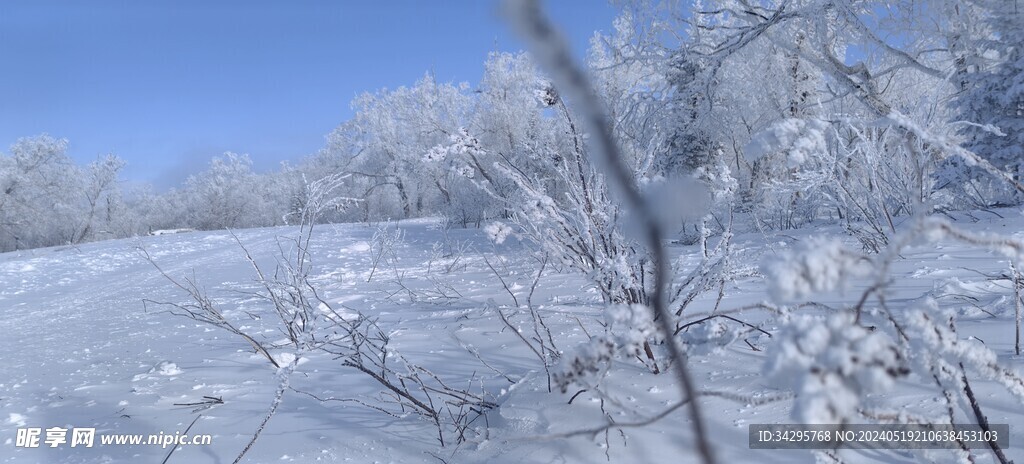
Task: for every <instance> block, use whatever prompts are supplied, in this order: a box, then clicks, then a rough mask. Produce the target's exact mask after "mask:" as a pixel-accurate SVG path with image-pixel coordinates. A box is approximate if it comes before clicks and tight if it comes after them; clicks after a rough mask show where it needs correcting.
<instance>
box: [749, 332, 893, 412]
mask: <svg viewBox="0 0 1024 464" xmlns="http://www.w3.org/2000/svg"><path fill="white" fill-rule="evenodd" d="M765 370H766V372H767V374H768V375H770V376H771V377H772V378H773V379H775V380H776V381H777V382H779V383H781V384H783V385H785V386H786V387H788V388H791V389H792V390H793V391H794V392H795V393H796V400H795V403H794V406H793V418H794V419H795V420H797V421H799V422H803V423H820V424H838V423H844V422H846V421H848V420H849V419H852V418H854V417H855V416H856V413H857V408H858V406H859V405H860V404H861V403H862V402H863V401H864V400H865V395H868V394H871V393H879V392H884V391H886V390H888V389H889V388H891V387H892V385H893V382H894V381H895V379H897V378H899V377H903V376H905V375H906V374H907V373H908V372H909V371H908V369H907V368H906V367H905V362H904V359H903V357H902V356H901V355H900V352H899V350H898V348H897V346H896V344H895V343H894V342H893V340H892V339H891V338H890V337H889V336H888V335H887V334H885V333H882V332H874V331H870V330H868V329H866V328H864V327H861V326H859V325H856V324H854V321H853V317H852V316H851V315H849V314H846V313H840V314H835V315H832V316H829V317H828V318H826V319H820V318H814V317H799V318H795V319H794V320H793V321H792V323H791V324H790V325H789V327H787V328H786V329H785V330H784V331H783V333H782V334H781V337H780V341H779V342H778V343H776V344H775V345H774V347H773V349H772V350H771V352H770V353H769V356H768V361H767V364H766V365H765Z"/></svg>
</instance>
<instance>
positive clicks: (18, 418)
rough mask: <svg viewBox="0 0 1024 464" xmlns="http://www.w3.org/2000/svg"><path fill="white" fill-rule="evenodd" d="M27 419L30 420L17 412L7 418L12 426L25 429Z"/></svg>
mask: <svg viewBox="0 0 1024 464" xmlns="http://www.w3.org/2000/svg"><path fill="white" fill-rule="evenodd" d="M27 419H28V418H27V417H25V416H23V415H21V414H18V413H16V412H12V413H10V415H9V416H7V423H8V424H11V425H14V426H16V427H24V426H25V424H26V420H27Z"/></svg>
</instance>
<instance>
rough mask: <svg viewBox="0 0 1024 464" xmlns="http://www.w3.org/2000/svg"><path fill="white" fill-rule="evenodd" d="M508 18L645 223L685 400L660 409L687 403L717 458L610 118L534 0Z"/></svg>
mask: <svg viewBox="0 0 1024 464" xmlns="http://www.w3.org/2000/svg"><path fill="white" fill-rule="evenodd" d="M505 10H506V11H507V13H508V15H509V17H510V19H511V20H512V22H513V23H514V24H515V26H517V27H518V29H519V31H520V34H521V35H522V36H523V37H524V38H525V39H526V41H527V42H528V43H529V45H530V49H531V50H532V51H533V53H534V55H535V58H536V59H537V61H538V62H539V64H540V65H541V66H543V67H545V68H546V69H547V70H548V71H549V72H550V73H551V74H552V77H553V78H554V80H555V83H556V85H558V86H559V90H560V91H561V92H562V93H563V94H564V95H566V96H567V97H568V98H569V99H570V101H571V102H573V104H574V106H575V107H576V110H577V111H578V112H579V113H580V114H581V115H582V118H581V119H582V122H583V124H584V127H585V128H586V129H587V131H588V132H589V133H590V134H591V136H592V137H593V139H592V140H593V148H594V150H595V151H596V152H597V156H596V157H595V159H594V161H596V163H597V164H598V165H599V166H601V167H602V168H603V171H605V174H606V175H607V176H608V178H609V184H610V185H612V186H613V188H615V189H617V190H618V192H617V193H618V194H619V195H620V197H621V200H622V201H623V206H624V207H626V208H627V209H628V210H630V211H631V212H632V213H633V214H635V217H636V218H637V220H638V221H639V223H640V225H641V226H643V227H644V229H646V234H645V239H646V244H647V248H648V252H649V253H650V254H651V260H652V262H653V264H654V294H653V298H652V306H653V311H654V316H655V317H654V319H655V321H656V322H657V324H658V326H659V329H660V330H661V332H662V334H663V335H664V336H665V338H666V342H667V343H666V346H667V347H668V351H669V356H670V358H671V360H672V363H673V364H674V365H675V366H676V369H674V373H675V375H676V380H677V381H678V382H679V388H680V390H681V392H682V397H683V398H684V400H682V402H680V403H679V404H677V405H676V406H674V407H673V408H671V409H670V410H669V411H666V412H664V414H667V413H668V412H671V410H674V409H676V408H678V407H681V406H682V405H684V404H687V403H688V404H689V412H690V420H691V423H692V427H693V432H694V436H695V440H696V441H697V451H698V453H699V455H700V457H701V460H702V461H703V462H704V463H705V464H712V463H714V462H715V458H714V453H713V451H712V449H711V442H710V439H709V438H708V436H707V432H706V430H705V426H704V418H703V416H702V415H701V412H700V406H699V401H689V399H691V398H692V396H693V394H694V393H695V392H696V388H695V387H694V383H693V379H692V378H691V376H690V372H689V370H688V367H687V363H686V356H685V353H684V352H683V351H682V349H680V347H679V346H678V345H677V344H676V341H675V339H674V338H673V337H672V329H673V327H672V325H671V324H672V323H671V313H670V312H669V311H668V308H667V305H666V301H665V300H666V298H665V287H666V284H667V282H668V277H669V276H668V267H669V263H668V258H667V256H666V253H665V250H664V245H663V243H662V242H663V238H664V237H663V234H662V230H661V226H660V224H659V222H658V220H657V217H656V215H655V214H654V212H653V211H652V210H651V208H652V206H651V204H650V203H649V202H647V201H646V200H645V199H644V198H643V195H642V194H641V193H640V190H639V189H638V188H637V186H636V182H635V180H634V179H633V176H632V174H631V173H630V171H629V169H628V168H627V166H626V165H625V162H624V161H623V159H622V156H621V155H620V153H619V148H618V145H617V143H616V141H615V137H614V135H613V134H612V132H611V129H610V125H609V124H608V118H607V116H606V113H605V111H604V109H603V108H602V107H601V104H600V100H599V99H598V98H597V95H596V94H595V93H594V90H593V87H592V86H591V85H590V83H589V79H588V78H587V76H586V74H585V73H584V71H583V70H582V69H581V68H580V67H579V66H578V65H576V60H575V59H574V58H573V56H572V53H571V52H570V50H569V47H568V45H567V44H566V42H565V39H564V38H563V37H562V36H561V35H560V34H559V33H558V31H557V30H556V29H555V28H554V26H553V25H552V24H551V22H550V21H549V20H548V18H547V17H546V16H545V15H544V13H543V12H542V11H541V8H540V5H539V2H538V1H537V0H507V1H506V8H505Z"/></svg>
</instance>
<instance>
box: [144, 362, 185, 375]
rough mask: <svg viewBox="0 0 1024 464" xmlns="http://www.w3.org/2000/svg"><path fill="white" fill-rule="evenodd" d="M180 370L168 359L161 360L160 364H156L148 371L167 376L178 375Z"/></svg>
mask: <svg viewBox="0 0 1024 464" xmlns="http://www.w3.org/2000/svg"><path fill="white" fill-rule="evenodd" d="M182 372H184V371H182V370H181V369H179V368H178V365H177V364H175V363H172V362H170V361H162V362H161V363H160V364H157V365H156V367H154V368H153V370H151V371H150V373H156V374H159V375H167V376H171V375H178V374H181V373H182Z"/></svg>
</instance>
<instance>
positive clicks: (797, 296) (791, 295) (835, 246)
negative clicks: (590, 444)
mask: <svg viewBox="0 0 1024 464" xmlns="http://www.w3.org/2000/svg"><path fill="white" fill-rule="evenodd" d="M869 269H870V268H869V267H868V266H866V265H865V263H864V262H863V258H862V257H861V256H860V255H859V254H857V253H854V252H852V251H849V250H847V249H846V248H845V247H843V245H842V243H840V242H839V241H838V240H827V239H811V240H807V241H805V242H803V243H802V244H801V245H799V246H798V247H797V248H794V249H793V250H789V251H787V252H784V253H781V254H780V256H779V257H778V258H776V259H772V260H769V261H767V262H765V263H764V264H763V265H762V266H761V272H762V273H763V274H764V275H765V278H766V279H767V280H768V292H769V294H770V295H771V296H772V298H773V299H774V300H775V301H777V302H780V303H788V302H793V301H798V300H802V299H804V298H806V297H808V296H810V295H813V294H815V293H821V292H827V291H831V290H835V289H837V288H840V287H841V286H842V285H843V284H845V283H846V281H847V279H849V278H850V277H855V276H862V275H865V274H866V273H867V272H868V271H869Z"/></svg>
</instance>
